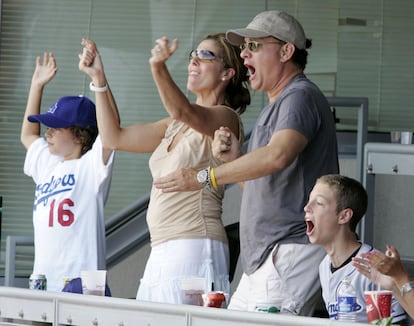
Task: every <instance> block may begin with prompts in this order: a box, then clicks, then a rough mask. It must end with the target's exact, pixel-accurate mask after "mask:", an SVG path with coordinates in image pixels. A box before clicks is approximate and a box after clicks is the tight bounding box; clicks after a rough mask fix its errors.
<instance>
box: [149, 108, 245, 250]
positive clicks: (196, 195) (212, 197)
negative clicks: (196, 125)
mask: <svg viewBox="0 0 414 326" xmlns="http://www.w3.org/2000/svg"><path fill="white" fill-rule="evenodd" d="M236 114H237V113H236ZM239 130H240V133H241V134H243V131H242V127H241V122H240V117H239ZM179 132H182V133H183V136H182V138H181V139H180V140H179V142H178V143H177V144H176V145H175V147H174V148H172V149H171V150H170V144H171V143H172V141H173V139H174V137H175V136H176V135H177V134H178V133H179ZM239 139H240V135H239ZM211 144H212V138H211V137H209V136H206V135H203V134H201V133H199V132H198V131H196V130H194V129H192V128H190V127H189V126H187V125H186V124H184V123H183V122H181V121H176V120H173V121H172V122H171V123H170V125H169V126H168V128H167V130H166V133H165V136H164V138H163V139H162V141H161V143H160V145H159V146H158V147H157V148H156V150H155V151H154V153H153V154H152V155H151V158H150V160H149V167H150V170H151V174H152V177H153V178H159V177H162V176H165V175H167V174H169V173H171V172H174V171H176V170H177V169H180V168H190V167H192V168H195V169H197V170H200V169H203V168H206V167H208V166H210V167H216V166H218V165H219V164H220V163H221V162H220V160H218V159H216V158H214V157H213V154H212V151H211ZM223 197H224V186H219V187H218V190H215V189H213V188H212V189H209V188H208V187H204V188H202V189H200V190H197V191H184V192H172V193H162V192H161V190H159V189H156V188H155V187H152V190H151V197H150V203H149V205H148V211H147V223H148V227H149V230H150V235H151V244H152V245H157V244H159V243H162V242H165V241H168V240H174V239H200V238H209V239H213V240H218V241H221V242H224V243H227V237H226V233H225V230H224V226H223V222H222V220H221V214H222V200H223Z"/></svg>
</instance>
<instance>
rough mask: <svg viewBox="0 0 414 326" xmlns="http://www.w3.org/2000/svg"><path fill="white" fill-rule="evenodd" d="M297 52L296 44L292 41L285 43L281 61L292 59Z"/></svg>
mask: <svg viewBox="0 0 414 326" xmlns="http://www.w3.org/2000/svg"><path fill="white" fill-rule="evenodd" d="M294 52H295V46H294V45H293V44H292V43H286V44H283V46H282V47H281V48H280V61H281V62H286V61H288V60H290V59H291V58H292V56H293V53H294Z"/></svg>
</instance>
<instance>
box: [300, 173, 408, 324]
mask: <svg viewBox="0 0 414 326" xmlns="http://www.w3.org/2000/svg"><path fill="white" fill-rule="evenodd" d="M367 203H368V195H367V193H366V191H365V189H364V187H363V186H362V185H361V184H360V183H359V182H358V181H356V180H354V179H351V178H348V177H345V176H341V175H338V174H330V175H325V176H322V177H320V178H319V179H318V180H317V181H316V184H315V186H314V188H313V190H312V192H311V193H310V196H309V201H308V203H307V204H306V206H305V208H304V210H305V221H306V225H307V230H306V234H307V235H308V237H309V240H310V242H311V243H313V244H319V245H321V246H322V247H324V248H325V250H326V252H327V255H326V257H325V258H324V259H323V260H322V262H321V263H320V265H319V278H320V282H321V286H322V297H323V300H324V302H325V305H326V309H327V311H328V313H329V318H331V319H337V318H338V305H337V291H338V288H339V286H340V285H341V283H342V280H343V279H344V277H345V276H347V277H348V278H349V279H350V280H351V284H352V285H353V287H354V288H355V290H356V291H357V303H358V306H357V307H356V310H357V319H356V321H357V322H360V323H367V322H368V320H367V312H366V308H365V297H364V291H370V290H375V289H376V286H375V284H374V283H373V282H371V281H370V280H369V279H368V278H366V277H365V276H363V275H362V274H360V273H358V271H357V270H356V268H355V267H354V266H352V263H351V262H352V257H354V256H357V255H360V254H362V253H365V252H370V251H372V250H374V248H373V247H372V246H370V245H367V244H364V243H361V242H360V241H358V239H357V237H356V234H355V229H356V226H357V224H358V223H359V221H360V220H361V218H362V217H363V215H364V214H365V211H366V208H367ZM391 314H392V316H393V323H395V322H398V323H401V322H404V320H405V319H406V315H405V312H404V310H403V309H402V307H401V306H400V305H399V303H398V302H397V300H396V299H395V298H393V302H392V313H391ZM401 325H403V324H401Z"/></svg>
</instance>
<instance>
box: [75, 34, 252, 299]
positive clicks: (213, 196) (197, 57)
mask: <svg viewBox="0 0 414 326" xmlns="http://www.w3.org/2000/svg"><path fill="white" fill-rule="evenodd" d="M82 44H83V46H84V51H83V54H82V55H80V63H79V68H80V70H82V71H84V72H85V73H86V74H87V75H89V76H90V77H91V80H92V81H91V86H92V89H97V90H98V91H99V90H100V89H101V88H102V87H103V88H102V89H105V88H104V87H105V86H106V84H107V80H106V77H105V73H104V68H103V64H102V61H101V58H100V55H99V53H98V51H97V49H96V47H95V44H94V43H93V42H92V41H90V40H83V42H82ZM177 48H178V41H177V40H173V41H172V42H171V43H170V42H169V40H168V39H167V38H166V37H162V38H160V39H157V40H156V42H155V46H154V48H153V49H152V50H151V57H150V60H149V62H150V65H151V71H152V75H153V78H154V81H155V84H156V86H157V88H158V92H159V94H160V97H161V100H162V102H163V104H164V107H165V109H166V111H167V113H168V115H169V116H168V117H166V118H165V119H162V120H160V121H157V122H154V123H149V124H137V125H133V126H129V127H120V125H119V123H118V120H117V119H116V115H115V112H113V110H111V107H110V106H109V105H100V106H98V107H102V108H104V110H100V112H97V119H98V125H99V127H100V129H102V130H103V131H102V133H103V134H102V135H101V137H102V141H103V143H104V144H106V145H107V146H109V147H110V148H113V149H116V150H122V151H129V152H137V153H149V152H151V153H152V156H151V158H150V160H149V166H150V170H151V173H152V176H153V178H158V177H161V176H163V175H166V174H168V173H170V172H172V171H175V170H177V169H179V168H182V167H188V166H194V167H198V168H199V169H201V168H204V167H206V166H209V167H215V166H217V165H219V164H220V163H221V162H220V161H219V160H218V159H216V158H214V157H213V155H212V152H211V144H212V140H213V137H214V132H215V130H216V129H218V128H219V127H220V126H221V125H226V126H228V127H229V128H230V129H231V130H232V132H233V133H234V134H236V135H238V140H239V142H241V141H242V139H243V127H242V123H241V120H240V116H239V115H240V114H241V113H243V112H244V111H245V109H246V107H247V105H249V104H250V92H249V90H248V88H247V80H248V76H247V68H246V67H245V66H244V65H243V63H242V60H241V58H240V49H239V47H237V46H232V45H230V44H229V43H228V42H227V41H226V39H225V34H224V33H219V34H214V35H208V36H207V37H205V38H204V39H203V40H202V41H201V42H200V44H199V45H198V47H197V49H195V50H193V51H191V53H190V55H189V64H188V80H187V89H188V90H189V91H191V92H192V93H194V94H195V95H196V100H195V102H194V103H191V102H190V101H189V100H188V99H187V97H186V96H185V95H184V94H183V92H182V91H181V90H180V89H179V88H178V86H177V85H176V83H175V82H174V80H173V79H172V77H171V75H170V73H169V71H168V68H167V66H166V61H167V60H168V59H169V58H170V57H171V56H172V55H173V54H174V53H175V51H176V50H177ZM98 94H102V95H101V97H100V99H99V98H98V96H97V102H98V101H99V100H102V101H107V100H108V99H107V98H106V95H105V92H102V93H97V95H98ZM108 104H109V103H108ZM208 176H209V174H208V173H205V175H204V177H205V179H203V180H201V179H202V177H203V176H200V182H204V183H206V184H209V185H210V186H209V187H205V188H203V189H199V190H196V191H189V192H180V193H163V192H162V191H160V190H158V189H156V188H154V187H153V188H152V191H151V197H150V203H149V206H148V212H147V222H148V227H149V230H150V236H151V253H150V256H149V259H148V261H147V265H146V268H145V271H144V275H143V278H142V279H141V282H140V285H139V289H138V292H137V299H138V300H146V301H155V302H164V303H183V300H182V294H181V286H180V284H181V283H180V282H181V280H184V279H189V278H205V280H206V282H205V288H204V291H205V292H208V291H210V290H211V289H212V286H213V284H214V290H216V291H223V292H226V293H229V290H230V283H229V275H228V273H229V248H228V240H227V237H226V233H225V229H224V226H223V223H222V220H221V214H222V200H223V196H224V187H219V186H217V185H215V184H214V182H212V180H211V179H209V178H207V177H208Z"/></svg>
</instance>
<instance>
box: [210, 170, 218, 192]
mask: <svg viewBox="0 0 414 326" xmlns="http://www.w3.org/2000/svg"><path fill="white" fill-rule="evenodd" d="M210 181H211V185H212V186H213V188H214V189H216V190H217V189H218V186H217V181H216V177H215V175H214V168H211V169H210Z"/></svg>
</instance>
